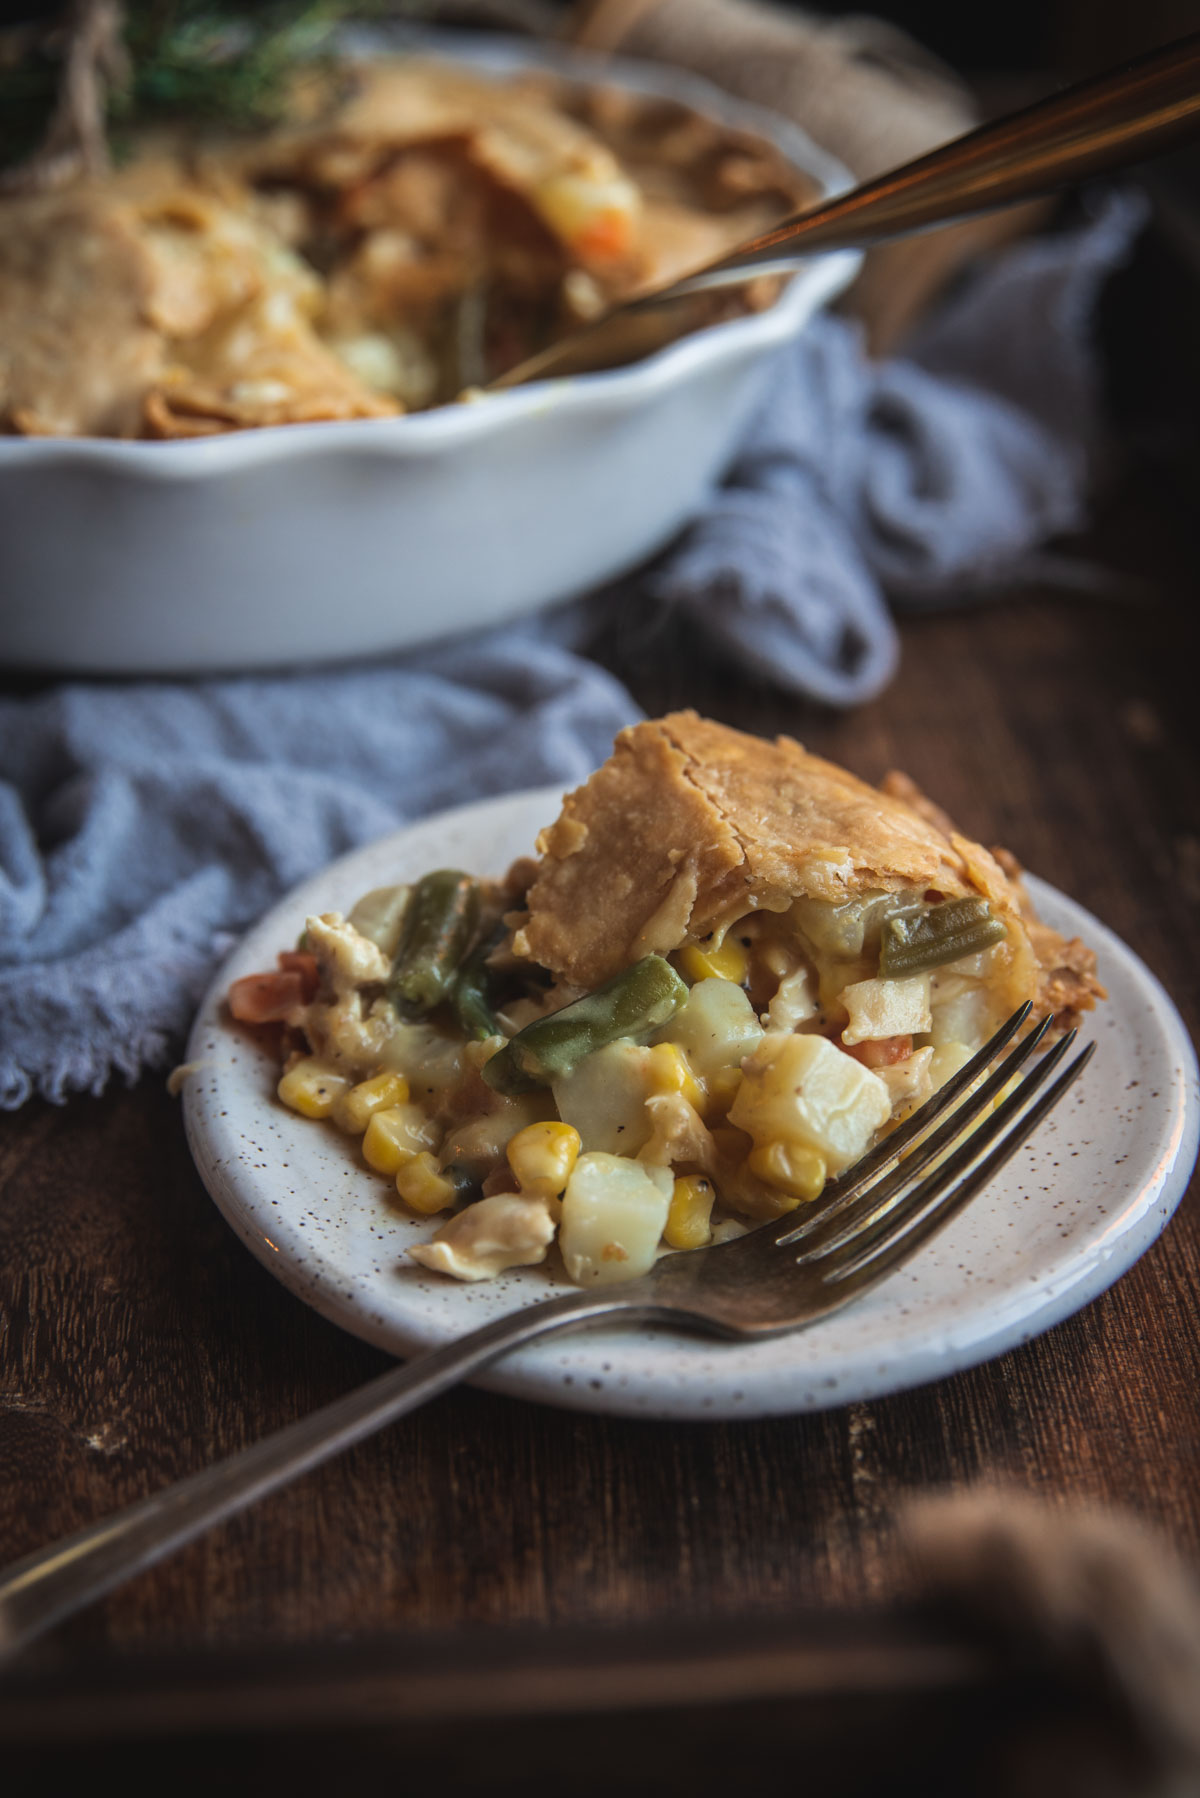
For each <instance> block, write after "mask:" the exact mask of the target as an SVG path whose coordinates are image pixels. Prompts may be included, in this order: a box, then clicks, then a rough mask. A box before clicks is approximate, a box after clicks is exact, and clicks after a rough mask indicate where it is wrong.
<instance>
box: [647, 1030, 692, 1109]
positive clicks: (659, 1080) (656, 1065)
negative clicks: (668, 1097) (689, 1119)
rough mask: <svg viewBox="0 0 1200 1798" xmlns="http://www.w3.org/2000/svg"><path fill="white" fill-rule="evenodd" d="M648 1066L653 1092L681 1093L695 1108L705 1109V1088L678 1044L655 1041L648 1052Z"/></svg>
mask: <svg viewBox="0 0 1200 1798" xmlns="http://www.w3.org/2000/svg"><path fill="white" fill-rule="evenodd" d="M646 1068H647V1073H648V1075H649V1083H650V1091H651V1092H652V1093H654V1094H658V1093H681V1094H682V1095H683V1097H684V1098H685V1099H686V1100H687V1102H688V1104H689V1105H690V1106H691V1107H692V1108H693V1110H695V1111H703V1110H704V1106H705V1103H706V1098H705V1092H704V1088H703V1087H702V1086H701V1085H700V1083H699V1081H698V1080H697V1079H696V1076H695V1075H694V1074H693V1072H692V1070H691V1066H690V1064H689V1062H688V1058H687V1056H686V1055H685V1054H684V1052H683V1050H682V1049H681V1048H679V1046H678V1044H676V1043H655V1045H654V1047H653V1048H652V1049H649V1050H647V1052H646Z"/></svg>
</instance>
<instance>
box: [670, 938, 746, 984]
mask: <svg viewBox="0 0 1200 1798" xmlns="http://www.w3.org/2000/svg"><path fill="white" fill-rule="evenodd" d="M678 960H679V970H680V973H681V974H682V975H683V976H684V978H685V980H689V981H691V983H692V985H693V986H694V985H695V983H696V981H697V980H732V982H733V984H734V985H735V986H741V984H742V982H743V980H745V978H746V975H747V973H748V971H749V967H750V958H749V956H748V955H747V954H746V950H745V948H744V946H743V945H742V944H741V943H739V942H738V940H737V938H736V937H735V936H727V937H726V938H725V941H724V942H723V943H722V944H721V946H720V948H719V949H717V948H709V947H706V946H705V945H704V944H703V943H686V944H685V945H684V947H683V948H682V949H681V950H680V951H679V957H678Z"/></svg>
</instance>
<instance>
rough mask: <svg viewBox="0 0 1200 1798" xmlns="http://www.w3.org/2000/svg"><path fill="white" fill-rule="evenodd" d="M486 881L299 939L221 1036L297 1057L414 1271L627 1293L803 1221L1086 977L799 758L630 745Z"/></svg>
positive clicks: (643, 741)
mask: <svg viewBox="0 0 1200 1798" xmlns="http://www.w3.org/2000/svg"><path fill="white" fill-rule="evenodd" d="M537 851H538V855H537V858H536V859H533V858H531V859H528V860H522V861H520V862H517V863H516V864H514V866H513V867H512V868H511V869H510V870H509V871H508V873H507V875H506V876H505V877H504V878H503V879H500V880H491V879H480V878H477V877H475V876H473V875H470V874H467V873H464V872H462V871H460V870H457V869H441V870H438V871H436V872H434V873H431V874H429V875H427V876H426V877H424V878H423V879H421V880H419V881H417V882H416V883H415V884H414V885H412V886H396V887H386V888H381V889H378V890H377V891H375V892H372V893H369V894H367V895H366V896H365V897H364V898H363V899H362V900H361V901H360V902H359V904H358V905H357V906H356V907H355V908H354V910H353V911H352V912H351V914H350V916H349V917H348V918H345V917H342V916H341V915H340V914H339V913H336V912H330V913H326V914H324V915H321V916H313V917H310V918H309V919H308V922H307V927H306V930H305V935H304V939H303V941H302V943H301V945H300V947H299V948H298V949H297V950H295V951H290V952H285V953H284V954H282V955H281V956H280V958H279V960H280V966H279V968H278V970H277V971H276V972H273V973H270V974H262V975H254V976H251V977H249V978H247V979H244V980H240V981H238V982H237V983H235V986H234V987H233V989H232V990H231V993H230V1005H231V1009H232V1011H233V1015H234V1016H235V1017H236V1018H239V1019H241V1020H243V1021H245V1022H248V1023H255V1024H275V1025H280V1026H282V1027H283V1039H282V1051H283V1056H284V1068H283V1074H282V1078H281V1080H280V1083H279V1095H280V1098H281V1099H282V1101H283V1102H284V1103H285V1104H287V1105H289V1106H291V1107H292V1109H293V1110H295V1111H297V1112H299V1113H301V1114H302V1115H304V1116H307V1117H312V1118H330V1119H332V1121H333V1123H334V1124H336V1125H338V1126H339V1127H340V1128H341V1129H343V1130H344V1131H347V1132H348V1133H352V1134H354V1135H357V1136H359V1137H360V1138H361V1148H362V1154H363V1156H364V1159H365V1160H366V1162H367V1163H368V1165H369V1166H370V1167H372V1168H373V1169H375V1170H376V1171H377V1172H378V1173H380V1174H382V1175H386V1176H388V1177H389V1178H390V1179H391V1180H393V1181H394V1184H395V1188H396V1192H397V1195H398V1197H399V1199H400V1200H401V1201H402V1202H403V1203H404V1204H406V1205H407V1206H409V1207H410V1208H411V1209H413V1210H415V1211H417V1212H420V1213H424V1214H429V1215H434V1214H439V1213H442V1212H447V1213H449V1214H450V1215H449V1216H448V1217H446V1218H445V1220H444V1221H442V1222H441V1223H440V1225H439V1227H438V1228H437V1230H436V1231H435V1233H434V1235H433V1238H432V1240H431V1241H429V1242H426V1243H423V1244H421V1245H419V1246H417V1247H416V1248H414V1249H413V1250H412V1251H411V1253H412V1254H413V1255H414V1256H415V1258H416V1259H417V1260H419V1261H421V1262H423V1263H424V1264H425V1265H426V1266H428V1267H430V1268H434V1269H437V1270H438V1271H440V1272H442V1273H446V1274H451V1275H455V1276H457V1277H458V1278H460V1279H468V1280H475V1279H485V1278H488V1277H490V1276H492V1275H494V1274H496V1273H499V1272H501V1271H502V1270H503V1269H504V1268H506V1267H511V1266H516V1265H525V1264H529V1263H534V1262H540V1261H542V1260H544V1259H545V1257H546V1255H547V1252H548V1251H549V1249H550V1246H551V1244H552V1243H554V1242H555V1240H556V1239H557V1245H558V1250H559V1251H560V1252H561V1257H562V1262H563V1265H564V1267H565V1269H566V1272H567V1274H568V1276H569V1277H570V1278H571V1279H572V1280H575V1281H577V1282H578V1283H580V1284H589V1283H592V1282H601V1281H610V1280H628V1279H633V1278H635V1277H637V1276H638V1275H640V1274H642V1273H644V1272H646V1271H647V1269H648V1268H649V1267H650V1266H651V1265H652V1263H653V1261H654V1259H655V1257H656V1255H657V1254H658V1253H659V1252H660V1250H661V1248H662V1247H663V1245H664V1244H665V1246H666V1247H668V1248H676V1249H682V1248H692V1247H698V1246H700V1245H702V1244H703V1243H706V1242H708V1241H711V1240H713V1237H714V1233H716V1234H717V1235H718V1236H719V1235H720V1234H721V1233H723V1232H727V1231H729V1230H730V1229H736V1228H738V1227H741V1226H740V1224H739V1222H738V1220H746V1219H749V1220H762V1219H766V1218H770V1217H777V1216H779V1215H780V1214H782V1213H783V1212H785V1211H788V1210H791V1209H793V1208H795V1207H796V1206H798V1205H801V1204H804V1203H807V1202H811V1201H812V1200H814V1199H815V1198H817V1197H818V1196H819V1195H820V1193H821V1192H822V1191H823V1189H824V1187H825V1185H826V1183H827V1182H828V1181H829V1180H831V1179H835V1178H836V1177H837V1176H838V1175H839V1174H841V1173H843V1172H844V1171H845V1170H846V1169H847V1168H848V1167H850V1166H851V1165H852V1164H853V1163H854V1162H855V1161H857V1160H858V1159H859V1157H860V1156H861V1155H862V1154H863V1153H864V1152H865V1150H866V1149H867V1148H869V1147H870V1145H871V1144H872V1143H873V1142H874V1141H875V1140H876V1139H877V1138H878V1136H879V1135H880V1133H882V1132H886V1131H887V1130H889V1129H891V1128H892V1127H893V1126H894V1125H895V1124H896V1123H897V1122H899V1121H900V1120H901V1119H903V1118H904V1117H905V1116H907V1115H908V1114H909V1113H910V1112H911V1111H912V1110H913V1109H915V1107H917V1106H918V1105H920V1104H922V1103H923V1102H924V1101H925V1100H926V1099H927V1098H928V1097H929V1096H930V1095H931V1094H932V1093H933V1092H934V1091H935V1090H936V1089H937V1088H938V1087H939V1086H940V1085H942V1084H943V1083H944V1082H945V1081H946V1080H947V1079H949V1078H950V1076H951V1075H952V1074H954V1073H955V1072H957V1071H958V1069H960V1068H961V1067H963V1066H964V1065H965V1063H966V1062H967V1061H968V1060H969V1059H970V1057H971V1056H972V1054H973V1053H974V1052H975V1051H976V1050H977V1049H979V1048H980V1047H982V1045H983V1044H984V1043H985V1042H986V1041H987V1039H988V1038H989V1037H990V1036H991V1035H992V1034H993V1032H994V1031H995V1030H996V1028H997V1027H998V1025H999V1024H1000V1023H1001V1022H1002V1021H1003V1020H1004V1019H1005V1018H1006V1017H1008V1016H1009V1015H1010V1014H1011V1013H1012V1012H1013V1011H1014V1010H1015V1009H1016V1008H1017V1007H1018V1006H1020V1005H1021V1004H1023V1003H1024V1002H1025V1001H1029V1002H1030V1003H1031V1005H1032V1007H1033V1017H1034V1018H1039V1017H1047V1016H1050V1017H1052V1018H1053V1019H1054V1028H1055V1030H1061V1029H1065V1028H1068V1027H1069V1026H1070V1025H1071V1024H1072V1023H1073V1022H1074V1021H1075V1020H1076V1019H1077V1017H1078V1014H1079V1013H1080V1012H1082V1011H1086V1010H1089V1009H1091V1007H1092V1006H1093V1005H1094V1003H1095V1001H1096V999H1097V998H1103V997H1104V990H1103V988H1102V987H1101V986H1100V984H1099V982H1098V981H1097V978H1096V972H1095V957H1094V956H1093V955H1092V953H1091V951H1090V950H1089V949H1087V948H1086V947H1085V946H1084V945H1083V944H1082V943H1081V942H1079V941H1078V940H1074V941H1071V942H1067V941H1065V940H1064V939H1063V938H1062V937H1061V936H1059V935H1058V933H1057V932H1055V931H1053V930H1051V929H1049V928H1048V927H1047V926H1045V925H1043V924H1042V923H1040V922H1039V920H1038V919H1037V917H1036V916H1035V914H1034V912H1033V909H1032V907H1031V905H1030V903H1029V899H1028V897H1027V895H1026V893H1025V892H1024V889H1023V887H1022V885H1021V880H1020V874H1019V870H1018V868H1017V867H1016V864H1015V863H1014V862H1013V860H1012V858H1011V857H1010V856H1008V855H1006V854H1005V853H1003V852H997V853H994V854H993V853H989V851H988V850H986V849H984V848H983V847H982V846H981V845H980V844H978V843H975V842H972V841H971V840H970V839H969V838H967V837H964V836H963V835H961V833H959V832H958V831H956V830H955V828H954V827H953V825H952V824H951V823H950V821H949V820H948V819H947V818H946V817H945V816H944V815H943V814H942V813H941V812H940V811H939V810H938V809H937V807H936V806H934V805H932V804H931V803H930V802H929V801H928V800H926V799H925V798H924V797H923V796H922V795H921V794H920V793H919V792H918V791H917V789H916V788H915V787H914V786H913V785H912V783H911V782H910V781H908V780H906V779H905V778H904V777H903V776H899V775H892V776H889V777H888V779H887V780H886V781H885V782H884V784H883V787H882V789H880V790H877V789H875V788H872V787H869V786H867V785H866V784H865V783H864V782H862V781H860V780H858V779H857V778H856V777H855V776H854V775H852V774H849V773H847V772H846V771H845V770H844V769H841V768H838V767H835V766H834V765H833V764H832V763H830V762H826V761H823V760H821V759H820V758H819V757H817V756H813V755H810V754H809V753H808V752H807V751H806V750H805V749H803V748H802V747H801V746H800V745H799V744H798V743H794V742H792V741H791V740H790V739H788V738H786V737H783V738H780V739H779V740H778V741H776V742H774V743H768V742H765V741H763V740H761V739H759V738H756V737H750V736H745V735H743V734H741V733H740V732H738V731H734V730H730V729H728V728H727V727H726V726H724V725H720V724H714V723H711V722H709V721H707V720H705V719H702V718H699V717H698V716H697V715H696V714H695V713H693V712H680V713H675V714H672V715H671V716H669V717H666V718H662V719H658V720H655V721H652V722H648V723H644V724H639V725H635V726H634V727H632V728H631V729H629V730H626V731H623V732H622V733H621V735H620V736H619V737H618V738H617V742H616V746H615V749H614V753H613V755H612V756H611V757H610V759H609V760H608V761H607V762H606V763H605V764H604V766H603V767H602V768H600V769H599V770H598V772H597V773H596V774H594V775H593V776H592V778H591V780H589V781H588V782H587V783H586V785H584V786H583V787H581V788H579V790H578V791H577V792H575V793H572V794H571V795H570V796H569V797H568V798H567V800H566V801H565V803H564V805H563V809H562V812H561V814H560V816H559V817H558V819H557V820H556V821H555V822H554V823H553V824H552V825H550V826H549V827H548V828H547V829H546V830H544V831H543V832H542V834H541V836H540V837H539V839H538V842H537Z"/></svg>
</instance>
